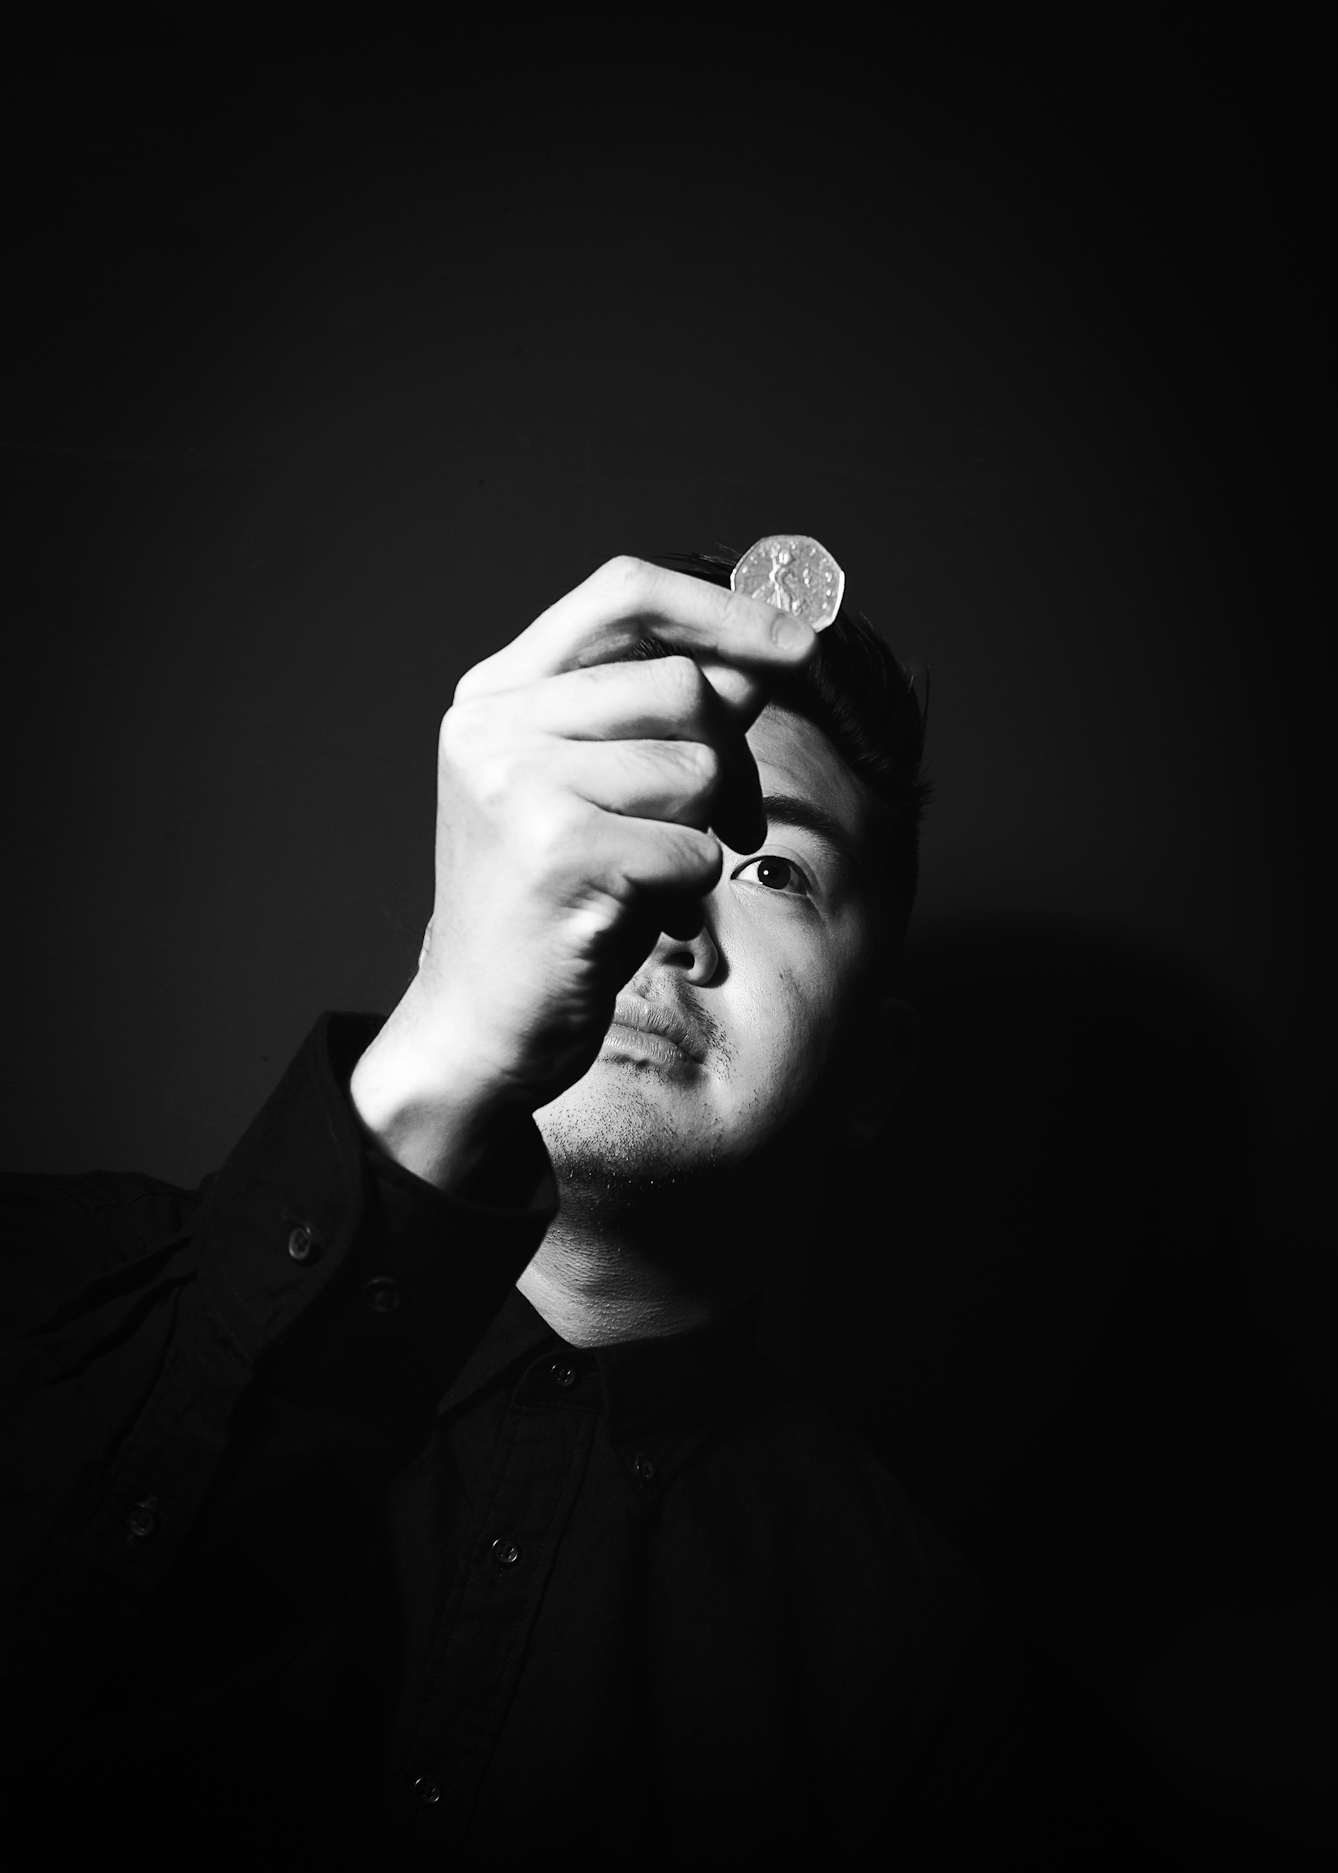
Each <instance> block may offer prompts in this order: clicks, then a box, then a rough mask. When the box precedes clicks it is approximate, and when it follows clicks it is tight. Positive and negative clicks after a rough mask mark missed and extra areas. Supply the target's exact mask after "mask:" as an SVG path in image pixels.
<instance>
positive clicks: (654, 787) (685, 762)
mask: <svg viewBox="0 0 1338 1873" xmlns="http://www.w3.org/2000/svg"><path fill="white" fill-rule="evenodd" d="M720 770H721V762H720V758H719V756H718V755H717V754H716V752H715V750H714V749H713V748H708V747H707V746H706V745H705V744H704V743H703V742H699V741H614V742H580V741H575V742H568V743H566V744H565V746H564V747H563V749H562V751H561V756H560V759H558V760H556V761H555V762H554V765H553V776H554V779H557V780H560V781H561V784H562V785H563V786H564V787H567V788H569V789H570V790H571V792H572V793H574V794H576V795H578V797H579V798H580V799H582V800H585V801H587V802H588V803H589V804H590V805H591V806H597V807H601V808H602V809H603V810H604V811H605V812H606V813H617V814H620V815H622V816H623V817H625V818H630V819H656V820H666V821H671V822H673V823H674V824H676V825H680V826H696V827H697V828H698V829H699V830H700V831H702V832H705V831H706V829H707V827H708V826H709V825H710V823H711V817H712V808H713V806H714V804H715V797H716V793H717V791H718V789H719V785H720Z"/></svg>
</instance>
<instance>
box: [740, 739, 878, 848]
mask: <svg viewBox="0 0 1338 1873" xmlns="http://www.w3.org/2000/svg"><path fill="white" fill-rule="evenodd" d="M748 746H749V747H750V748H751V749H752V751H753V759H754V760H755V761H756V762H757V770H758V773H759V774H760V776H761V779H762V792H763V793H764V794H766V793H783V794H793V795H797V796H798V797H799V798H800V799H804V800H809V801H811V802H812V804H813V805H814V806H817V807H821V808H823V809H824V810H825V811H826V812H828V813H831V814H834V815H835V817H836V818H838V819H839V820H840V821H841V823H842V824H843V825H844V826H845V827H846V828H847V829H848V830H849V832H850V834H851V837H852V839H853V840H855V841H856V842H857V843H858V844H860V845H861V846H862V845H863V844H864V841H865V838H866V836H867V834H868V831H869V815H870V812H871V810H872V808H873V799H872V796H871V795H870V794H869V791H868V789H867V788H866V787H865V786H864V785H863V783H862V782H861V781H859V780H858V779H857V778H856V777H855V775H854V774H852V773H851V771H850V769H849V768H848V767H847V766H846V764H845V762H844V761H843V760H842V759H841V756H840V755H839V754H838V753H837V751H836V749H835V748H834V747H833V746H832V744H831V742H830V741H829V740H828V739H827V737H826V736H825V735H824V734H823V732H822V730H821V729H820V728H819V727H818V726H817V725H816V723H813V722H810V721H809V720H808V719H807V717H805V716H802V715H794V714H793V713H792V712H791V711H790V710H788V709H781V708H778V707H776V705H775V704H774V703H768V704H767V706H766V708H765V709H763V711H762V713H761V715H759V716H758V718H757V720H756V721H755V722H754V723H753V725H752V727H751V728H750V729H749V730H748Z"/></svg>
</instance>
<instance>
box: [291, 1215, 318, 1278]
mask: <svg viewBox="0 0 1338 1873" xmlns="http://www.w3.org/2000/svg"><path fill="white" fill-rule="evenodd" d="M288 1253H289V1255H290V1256H291V1257H292V1259H293V1261H295V1262H296V1263H297V1264H298V1266H299V1267H300V1268H305V1267H306V1266H307V1265H308V1264H309V1263H311V1262H314V1261H318V1260H319V1259H320V1253H321V1246H320V1244H319V1242H317V1240H316V1238H315V1236H314V1235H313V1234H312V1232H311V1230H310V1229H309V1228H308V1226H307V1225H306V1223H299V1224H298V1225H297V1227H296V1228H295V1229H291V1230H289V1232H288Z"/></svg>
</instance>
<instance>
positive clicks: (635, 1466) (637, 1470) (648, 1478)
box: [632, 1450, 655, 1483]
mask: <svg viewBox="0 0 1338 1873" xmlns="http://www.w3.org/2000/svg"><path fill="white" fill-rule="evenodd" d="M632 1474H633V1476H635V1478H636V1480H637V1482H638V1483H653V1482H654V1481H655V1465H654V1464H653V1463H652V1462H651V1460H650V1458H649V1457H648V1456H647V1455H646V1453H645V1451H644V1450H639V1451H638V1452H637V1453H636V1455H635V1457H633V1459H632Z"/></svg>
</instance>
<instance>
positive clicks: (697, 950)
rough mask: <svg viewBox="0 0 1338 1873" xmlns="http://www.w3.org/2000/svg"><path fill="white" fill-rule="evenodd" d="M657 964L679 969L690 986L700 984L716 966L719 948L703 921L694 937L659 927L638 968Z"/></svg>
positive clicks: (648, 967) (717, 964) (717, 966)
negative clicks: (654, 940) (676, 933)
mask: <svg viewBox="0 0 1338 1873" xmlns="http://www.w3.org/2000/svg"><path fill="white" fill-rule="evenodd" d="M657 965H658V966H660V967H664V968H668V969H681V970H682V971H683V980H684V981H685V982H688V983H691V984H692V986H693V987H694V988H702V987H704V986H705V984H706V983H708V982H709V981H710V980H711V977H712V976H713V975H714V974H715V972H716V970H717V969H718V968H719V967H720V951H719V950H718V949H717V948H716V946H715V938H714V937H713V936H712V935H711V932H710V930H709V929H708V928H707V926H706V925H705V924H704V923H703V925H702V927H701V929H700V930H699V931H698V932H697V934H696V936H695V937H674V936H669V935H668V934H667V932H665V931H663V930H661V932H660V934H659V937H658V939H657V941H656V944H655V948H654V949H653V950H652V951H651V953H650V955H649V956H648V957H647V958H646V960H645V962H644V963H643V964H642V968H643V969H653V968H655V967H656V966H657Z"/></svg>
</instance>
